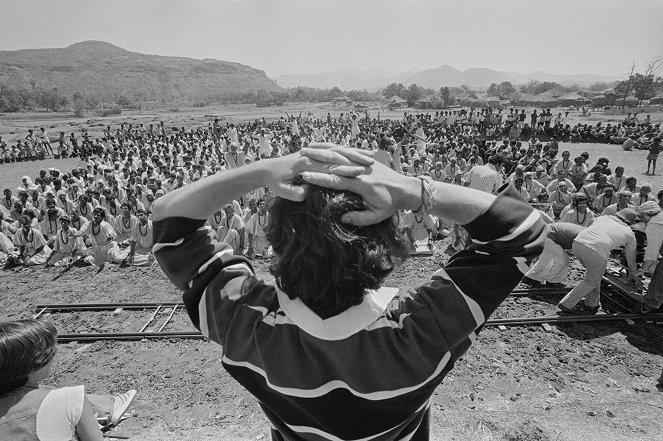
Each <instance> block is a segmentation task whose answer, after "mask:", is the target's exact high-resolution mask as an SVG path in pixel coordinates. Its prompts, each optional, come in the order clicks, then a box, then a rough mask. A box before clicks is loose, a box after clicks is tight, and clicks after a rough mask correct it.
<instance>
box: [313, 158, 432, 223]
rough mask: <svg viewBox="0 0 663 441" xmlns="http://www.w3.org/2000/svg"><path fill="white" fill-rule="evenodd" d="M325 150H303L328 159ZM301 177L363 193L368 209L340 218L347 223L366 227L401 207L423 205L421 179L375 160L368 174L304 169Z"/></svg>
mask: <svg viewBox="0 0 663 441" xmlns="http://www.w3.org/2000/svg"><path fill="white" fill-rule="evenodd" d="M321 152H324V150H316V149H307V150H306V151H305V152H302V155H305V156H307V157H309V158H311V159H314V160H316V161H319V162H324V161H325V156H324V154H321ZM302 178H303V179H304V181H305V182H306V183H308V184H314V185H318V186H320V187H325V188H329V189H332V190H349V191H351V192H353V193H357V194H358V195H360V196H361V197H362V198H363V200H364V204H365V205H366V210H364V211H352V212H349V213H346V214H344V215H343V217H342V218H341V221H342V222H344V223H347V224H352V225H357V226H364V225H371V224H376V223H378V222H380V221H382V220H384V219H387V218H388V217H390V216H392V215H393V214H394V213H395V212H396V211H398V210H400V209H410V210H416V209H417V208H419V206H421V203H422V200H421V181H420V180H419V179H417V178H415V177H410V176H404V175H401V174H399V173H396V172H395V171H393V170H391V169H390V168H388V167H386V166H384V165H382V164H380V163H378V162H376V163H374V164H373V165H372V166H370V167H369V168H368V173H366V174H361V175H358V176H356V177H345V176H339V175H336V174H333V170H332V171H331V173H330V174H326V173H316V172H304V173H302Z"/></svg>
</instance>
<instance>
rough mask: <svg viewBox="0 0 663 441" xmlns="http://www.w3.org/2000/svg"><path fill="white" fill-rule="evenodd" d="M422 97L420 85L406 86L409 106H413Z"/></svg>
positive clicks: (422, 92)
mask: <svg viewBox="0 0 663 441" xmlns="http://www.w3.org/2000/svg"><path fill="white" fill-rule="evenodd" d="M423 97H424V91H423V90H422V88H421V87H419V86H417V85H416V84H410V85H409V86H408V88H407V97H406V98H405V99H406V100H407V103H408V105H409V106H413V105H414V104H415V103H416V102H417V101H419V100H420V99H421V98H423Z"/></svg>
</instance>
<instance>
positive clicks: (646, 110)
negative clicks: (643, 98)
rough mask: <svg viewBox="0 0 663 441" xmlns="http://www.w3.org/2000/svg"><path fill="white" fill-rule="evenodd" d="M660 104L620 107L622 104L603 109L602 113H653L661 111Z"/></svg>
mask: <svg viewBox="0 0 663 441" xmlns="http://www.w3.org/2000/svg"><path fill="white" fill-rule="evenodd" d="M661 108H662V107H661V106H640V107H635V106H625V107H624V108H623V109H622V106H617V105H614V106H611V107H610V108H609V109H606V110H604V111H603V114H604V115H626V114H627V113H633V112H638V113H655V112H660V111H661Z"/></svg>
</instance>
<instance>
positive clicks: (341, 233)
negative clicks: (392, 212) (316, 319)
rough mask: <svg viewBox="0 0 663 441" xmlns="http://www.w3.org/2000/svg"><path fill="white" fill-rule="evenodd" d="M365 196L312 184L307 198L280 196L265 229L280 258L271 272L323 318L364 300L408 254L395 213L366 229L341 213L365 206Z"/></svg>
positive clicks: (278, 283)
mask: <svg viewBox="0 0 663 441" xmlns="http://www.w3.org/2000/svg"><path fill="white" fill-rule="evenodd" d="M364 209H365V206H364V202H363V200H362V198H361V197H360V196H358V195H357V194H354V193H351V192H338V191H333V190H328V189H325V188H322V187H317V186H314V185H311V186H310V188H309V193H308V195H307V198H306V200H304V201H303V202H294V201H290V200H287V199H282V198H279V197H276V198H275V199H274V202H273V204H272V207H271V208H270V220H269V224H268V227H267V230H266V234H267V240H268V241H269V242H270V243H271V245H272V247H273V249H274V253H275V255H276V259H275V261H274V263H273V264H272V265H271V266H270V271H271V273H272V274H273V275H274V277H275V278H276V283H277V285H278V286H279V288H280V289H282V290H283V291H284V292H285V293H286V294H287V295H288V297H290V298H291V299H295V298H299V299H301V300H302V301H303V302H304V303H305V304H306V305H307V306H308V307H309V308H311V309H312V310H313V311H314V312H315V313H316V314H318V315H319V316H320V317H321V318H323V319H324V318H328V317H332V316H334V315H336V314H338V313H340V312H342V311H345V310H346V309H348V308H349V307H351V306H353V305H357V304H359V303H361V302H362V299H363V297H364V294H365V291H366V290H367V289H377V288H379V287H380V285H381V284H382V282H383V281H384V279H385V278H386V277H387V276H388V275H389V274H390V273H391V271H393V269H394V268H395V267H396V266H397V265H398V264H399V263H401V262H402V261H403V260H404V259H405V258H406V257H407V248H406V246H405V242H404V240H403V237H402V236H401V234H400V233H399V232H398V231H397V228H396V219H395V217H394V216H392V217H391V218H388V219H385V220H383V221H382V222H380V223H378V224H375V225H369V226H365V227H355V226H352V225H347V224H343V223H342V222H341V216H342V215H343V214H345V213H347V212H349V211H361V210H364Z"/></svg>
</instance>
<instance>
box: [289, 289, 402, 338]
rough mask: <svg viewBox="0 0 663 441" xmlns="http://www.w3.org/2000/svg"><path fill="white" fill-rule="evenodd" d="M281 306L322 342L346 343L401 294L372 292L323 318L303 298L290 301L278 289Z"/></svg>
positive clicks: (391, 290) (307, 331)
mask: <svg viewBox="0 0 663 441" xmlns="http://www.w3.org/2000/svg"><path fill="white" fill-rule="evenodd" d="M276 292H277V295H278V300H279V305H280V306H281V309H282V310H283V311H284V312H285V314H286V315H287V316H288V318H290V320H292V321H293V323H295V324H296V325H297V326H298V327H299V328H300V329H302V330H303V331H304V332H306V333H307V334H310V335H312V336H313V337H316V338H319V339H321V340H343V339H346V338H348V337H350V336H351V335H354V334H356V333H357V332H359V331H361V330H362V329H364V328H366V327H367V326H368V325H370V324H371V323H373V322H374V321H375V320H377V319H378V318H379V317H380V316H381V315H382V314H383V313H384V311H385V310H386V309H387V305H389V302H391V301H392V300H393V298H394V297H396V295H397V294H398V288H384V287H383V288H380V289H378V290H369V291H367V292H366V294H365V295H364V299H363V300H362V302H361V303H360V304H358V305H354V306H352V307H350V308H348V309H346V310H345V311H343V312H341V313H340V314H337V315H335V316H333V317H329V318H327V319H322V318H320V316H318V315H317V314H316V313H315V312H313V311H312V310H311V309H310V308H309V307H308V306H306V305H305V304H304V302H302V301H301V299H294V300H293V299H290V298H289V297H288V296H287V294H285V293H284V292H283V291H281V290H280V289H279V287H278V286H276Z"/></svg>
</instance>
